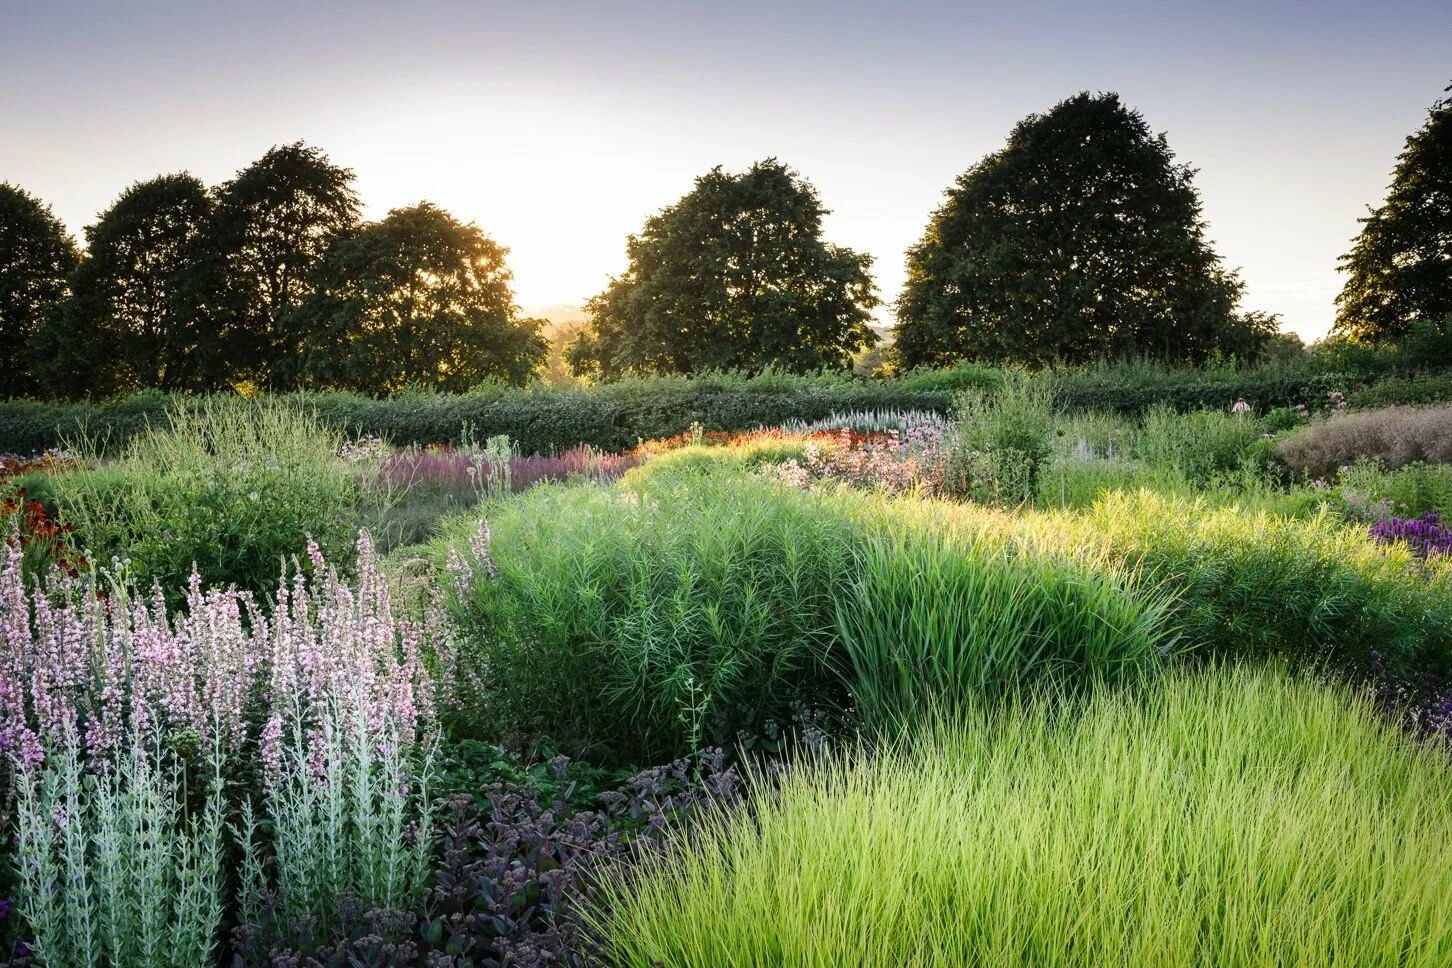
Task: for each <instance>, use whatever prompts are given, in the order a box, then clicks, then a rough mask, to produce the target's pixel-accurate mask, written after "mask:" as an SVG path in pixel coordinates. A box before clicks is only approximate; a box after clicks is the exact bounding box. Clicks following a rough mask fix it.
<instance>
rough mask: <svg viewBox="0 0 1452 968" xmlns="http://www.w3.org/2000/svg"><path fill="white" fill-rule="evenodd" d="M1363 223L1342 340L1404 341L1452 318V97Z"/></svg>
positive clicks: (1434, 112) (1432, 114)
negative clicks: (1423, 324)
mask: <svg viewBox="0 0 1452 968" xmlns="http://www.w3.org/2000/svg"><path fill="white" fill-rule="evenodd" d="M1447 90H1449V91H1452V87H1448V88H1447ZM1361 226H1362V228H1361V234H1360V235H1358V236H1357V237H1356V239H1355V241H1354V243H1353V245H1352V249H1351V251H1350V252H1348V253H1346V255H1344V256H1342V257H1341V270H1342V271H1343V272H1345V273H1346V274H1347V279H1346V285H1345V287H1344V288H1343V289H1342V290H1341V295H1339V296H1337V297H1336V306H1337V313H1336V324H1335V332H1336V333H1337V335H1340V336H1344V337H1347V338H1349V339H1352V340H1355V341H1356V342H1360V343H1379V342H1396V341H1399V340H1401V339H1403V338H1404V337H1406V336H1408V335H1409V334H1410V332H1411V330H1412V326H1413V324H1414V323H1416V322H1417V321H1418V320H1427V319H1440V318H1443V317H1447V316H1452V98H1443V99H1441V100H1439V101H1437V102H1436V103H1435V104H1433V105H1432V108H1431V110H1430V111H1429V112H1428V115H1427V121H1426V123H1425V124H1424V125H1422V127H1421V129H1420V130H1418V131H1417V132H1416V133H1414V134H1412V135H1411V136H1410V137H1408V138H1407V141H1406V145H1405V147H1403V148H1402V153H1401V154H1400V155H1398V156H1397V166H1396V170H1395V171H1394V172H1393V174H1392V183H1391V188H1390V189H1389V190H1388V191H1387V197H1386V201H1385V202H1384V203H1382V206H1381V207H1380V208H1377V209H1373V210H1371V212H1370V214H1369V215H1367V217H1366V218H1363V219H1362V220H1361Z"/></svg>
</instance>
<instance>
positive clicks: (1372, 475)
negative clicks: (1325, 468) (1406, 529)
mask: <svg viewBox="0 0 1452 968" xmlns="http://www.w3.org/2000/svg"><path fill="white" fill-rule="evenodd" d="M1339 476H1340V481H1339V483H1340V486H1341V493H1342V496H1343V497H1344V498H1345V499H1346V502H1347V508H1348V511H1349V512H1350V513H1351V514H1352V516H1353V517H1355V518H1357V519H1359V520H1368V521H1376V520H1379V519H1380V518H1384V517H1387V516H1389V515H1391V514H1393V513H1395V514H1400V515H1403V516H1405V515H1408V514H1410V515H1422V514H1427V513H1429V512H1438V511H1440V512H1444V513H1445V512H1452V466H1448V465H1446V464H1433V465H1428V464H1407V465H1405V466H1403V467H1400V468H1398V469H1396V470H1394V471H1385V470H1382V469H1381V467H1379V466H1378V465H1377V464H1376V463H1375V462H1373V461H1369V460H1360V461H1357V462H1356V463H1355V464H1353V465H1351V467H1349V468H1343V469H1342V471H1341V474H1340V475H1339Z"/></svg>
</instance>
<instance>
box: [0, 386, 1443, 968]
mask: <svg viewBox="0 0 1452 968" xmlns="http://www.w3.org/2000/svg"><path fill="white" fill-rule="evenodd" d="M1347 372H1348V371H1345V370H1338V369H1336V368H1326V367H1323V368H1321V369H1317V370H1314V371H1313V370H1309V369H1304V368H1302V369H1295V368H1294V367H1291V368H1285V367H1283V368H1280V369H1277V368H1275V367H1271V368H1265V369H1261V370H1259V371H1248V372H1239V371H1235V370H1233V369H1222V370H1214V369H1209V370H1200V371H1167V370H1156V369H1154V368H1139V369H1138V370H1136V369H1134V368H1121V369H1119V370H1118V371H1116V372H1115V373H1110V374H1106V373H1105V372H1104V371H1095V370H1093V369H1089V370H1084V371H1078V372H1050V373H1047V374H1038V375H1030V374H1026V373H1022V372H1017V371H1003V370H992V369H988V368H974V367H960V368H958V369H956V370H950V371H922V372H918V373H915V374H909V375H907V376H904V377H902V378H899V379H898V380H895V381H888V382H879V383H866V382H863V381H858V382H854V381H852V380H850V379H847V378H830V379H829V378H807V377H781V376H773V375H770V374H768V375H766V376H764V377H758V378H753V379H745V378H740V377H732V376H719V377H710V378H706V379H703V380H696V381H692V380H676V379H668V380H660V381H637V382H634V383H631V382H630V381H626V382H625V383H622V384H619V385H613V388H600V389H599V390H590V391H584V390H581V391H548V390H540V389H536V390H532V391H523V390H521V391H505V390H498V391H494V390H489V391H481V392H480V393H478V394H475V395H462V396H447V395H421V396H418V397H407V396H405V397H403V398H401V399H399V400H394V401H372V400H368V399H366V398H361V397H358V398H354V397H346V396H342V395H333V396H328V395H315V396H311V397H309V396H302V395H299V396H287V397H263V398H259V399H254V400H238V399H228V398H224V397H220V396H217V397H195V398H174V399H173V398H166V397H162V396H147V397H143V398H137V399H133V400H131V401H129V402H128V401H122V402H119V403H116V404H111V405H106V406H93V405H89V404H86V405H66V406H64V407H61V406H54V407H52V406H49V405H43V404H22V403H11V404H7V405H4V406H3V407H0V430H3V431H5V434H6V435H5V436H0V442H3V445H4V446H5V447H6V448H7V449H10V450H12V451H14V452H15V453H14V454H12V455H10V456H6V457H4V458H3V463H0V514H3V516H4V518H5V523H4V528H5V533H6V539H5V543H4V559H3V562H0V753H3V757H4V759H3V764H0V789H3V796H0V827H3V832H4V839H3V842H0V843H3V846H0V964H13V965H17V966H19V965H85V966H102V965H105V966H114V968H125V966H133V965H135V966H143V965H145V966H151V965H176V966H178V968H180V966H196V965H206V964H217V965H224V964H236V965H309V966H311V965H325V966H332V965H338V966H352V965H368V966H383V965H397V966H405V965H407V966H423V965H427V966H465V965H479V966H483V965H521V966H527V965H557V964H565V965H640V966H653V965H670V966H675V965H682V966H684V965H692V966H714V965H723V964H733V965H752V966H756V965H761V966H767V965H782V964H793V965H817V964H820V965H838V964H863V965H894V966H896V965H931V964H983V965H1018V964H1036V965H1125V966H1130V965H1143V964H1147V963H1155V964H1166V965H1194V964H1216V965H1227V966H1235V965H1245V966H1251V965H1264V964H1283V965H1306V966H1310V965H1357V966H1362V965H1387V966H1392V965H1396V966H1408V965H1427V966H1434V965H1443V964H1447V963H1448V962H1449V961H1452V919H1449V917H1448V915H1447V910H1448V907H1449V903H1452V875H1449V874H1448V872H1447V867H1446V864H1445V863H1444V862H1443V860H1442V858H1444V857H1445V856H1446V852H1447V850H1448V849H1449V848H1452V761H1449V759H1448V754H1449V750H1452V746H1449V742H1452V528H1449V526H1448V524H1446V523H1444V517H1443V516H1444V515H1448V514H1452V451H1449V450H1448V441H1449V439H1452V433H1449V430H1452V405H1449V404H1448V403H1446V402H1444V401H1445V400H1446V399H1448V398H1449V397H1452V393H1444V392H1443V391H1444V390H1446V389H1447V388H1446V387H1445V386H1443V385H1442V383H1439V382H1438V381H1439V378H1437V377H1426V376H1421V377H1415V378H1394V379H1380V378H1378V377H1377V376H1376V375H1375V374H1368V373H1362V375H1361V376H1360V377H1359V378H1355V379H1353V378H1352V377H1350V376H1348V375H1347ZM1439 388H1440V389H1439ZM591 394H595V395H594V396H593V397H592V396H591ZM1238 400H1244V401H1245V405H1244V406H1237V401H1238ZM591 401H593V403H592V402H591ZM88 408H89V409H88Z"/></svg>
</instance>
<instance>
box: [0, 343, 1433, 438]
mask: <svg viewBox="0 0 1452 968" xmlns="http://www.w3.org/2000/svg"><path fill="white" fill-rule="evenodd" d="M1003 379H1004V373H1003V371H1001V370H997V369H993V368H990V367H983V366H975V365H965V366H960V367H956V368H953V369H947V370H935V371H922V372H914V373H909V374H907V375H906V376H903V377H901V378H898V379H894V380H865V379H859V378H854V377H852V376H849V375H838V374H823V375H814V376H788V375H782V374H765V375H762V376H756V377H742V376H736V375H731V374H717V375H709V376H703V377H696V378H687V377H657V378H653V379H639V380H623V381H621V382H618V383H611V384H606V385H603V386H599V387H594V388H586V389H565V388H558V387H548V386H534V387H526V388H518V387H502V386H489V387H482V388H480V389H478V390H475V391H473V392H470V393H464V394H433V393H405V394H402V395H400V396H397V397H393V398H390V399H381V400H380V399H374V398H370V397H364V396H359V395H356V394H351V393H312V394H290V395H287V396H285V397H283V399H284V400H286V401H289V402H293V403H295V404H296V405H298V406H300V407H304V408H308V409H311V410H314V411H316V413H317V415H318V417H319V419H320V420H321V421H322V422H324V423H326V424H329V425H331V426H334V427H338V428H340V429H341V430H343V431H344V432H346V433H349V434H377V435H379V436H382V437H384V438H386V439H388V440H390V441H392V442H394V443H397V444H409V443H412V444H432V443H456V442H458V440H459V439H460V437H461V435H462V434H463V433H464V432H465V427H466V426H467V427H469V428H470V430H471V432H472V433H473V434H474V436H475V437H477V438H484V437H489V436H493V435H495V434H508V435H509V436H510V437H511V438H512V439H514V440H516V441H518V442H519V443H520V445H521V446H522V447H523V448H524V449H525V450H529V451H540V452H551V451H557V450H563V449H567V448H570V447H573V446H575V445H577V444H590V445H592V446H595V447H599V448H602V449H605V450H612V451H618V450H622V449H625V448H628V447H631V446H633V445H634V444H635V443H636V441H637V440H640V439H642V438H644V439H650V438H654V437H668V436H672V435H674V434H679V433H683V432H685V431H686V430H688V429H689V428H690V426H691V424H692V423H694V422H697V421H699V422H700V423H701V424H702V425H703V426H705V427H706V428H707V429H711V430H746V429H749V428H752V427H758V426H774V425H777V424H780V423H782V422H783V421H786V420H788V419H792V418H795V419H799V420H816V419H820V418H823V417H827V416H830V415H831V414H832V413H834V412H837V411H849V410H877V409H917V410H931V411H937V412H945V411H947V410H948V409H949V408H950V407H951V406H952V402H953V397H954V395H955V394H956V393H957V392H958V391H959V390H961V389H964V388H966V387H981V388H984V389H988V390H990V391H991V390H992V389H993V388H994V387H995V386H997V385H999V384H1000V383H1001V382H1002V381H1003ZM1047 379H1048V380H1049V381H1050V382H1051V384H1052V385H1053V388H1054V399H1055V401H1056V403H1057V405H1058V406H1059V407H1060V408H1062V409H1065V410H1108V411H1117V412H1120V413H1133V414H1137V413H1140V412H1141V411H1143V410H1145V409H1146V408H1148V407H1149V406H1151V405H1153V404H1157V403H1167V404H1169V405H1170V406H1173V407H1175V408H1176V409H1179V410H1193V409H1196V408H1199V407H1214V408H1224V407H1229V406H1230V405H1231V404H1233V403H1234V402H1235V401H1236V400H1237V399H1240V398H1244V399H1246V400H1249V401H1250V402H1251V403H1253V404H1254V405H1255V406H1256V408H1257V409H1259V410H1262V411H1264V410H1267V409H1271V408H1274V407H1278V406H1293V405H1295V404H1297V403H1307V404H1312V405H1314V404H1315V403H1317V402H1319V401H1321V400H1323V399H1324V398H1325V395H1326V392H1327V391H1328V390H1333V389H1335V390H1341V391H1343V392H1350V391H1352V390H1354V389H1355V388H1356V387H1357V386H1358V384H1359V382H1360V381H1358V380H1357V379H1356V378H1355V377H1354V376H1353V375H1351V374H1349V373H1345V372H1327V371H1324V370H1318V369H1316V368H1315V367H1313V366H1311V365H1307V364H1301V365H1292V366H1278V367H1263V368H1258V369H1252V370H1244V371H1234V370H1228V369H1222V370H1192V369H1170V368H1165V367H1158V366H1153V365H1148V364H1125V365H1117V366H1103V367H1093V368H1087V369H1082V370H1068V371H1060V372H1057V373H1053V374H1051V375H1049V376H1048V377H1047ZM1441 379H1442V384H1441V385H1442V386H1443V387H1444V388H1446V389H1449V390H1452V386H1449V385H1448V384H1449V383H1452V378H1441ZM1418 385H1419V386H1420V385H1421V384H1418ZM1363 392H1364V391H1363ZM1425 392H1431V391H1430V390H1428V391H1425ZM179 402H181V404H182V405H194V401H189V400H188V399H186V398H182V399H181V400H180V401H179ZM1358 402H1359V398H1358ZM172 404H173V400H172V399H171V398H168V397H167V396H166V395H165V394H162V393H158V392H155V391H146V392H143V393H140V394H136V395H134V396H131V397H126V398H124V399H121V400H117V401H113V402H109V403H89V402H86V403H39V402H32V401H10V402H0V452H13V453H21V454H29V453H38V452H40V451H43V450H45V449H47V448H49V447H53V446H55V445H56V444H57V443H59V442H60V441H62V440H64V439H66V438H72V437H75V436H77V435H78V434H79V433H80V432H82V431H85V432H87V433H89V434H90V435H91V436H93V437H97V438H101V439H103V440H104V441H106V443H105V444H104V446H105V447H106V448H108V449H115V448H116V447H118V446H119V445H120V444H121V443H123V442H124V441H125V440H127V439H128V438H129V437H131V436H132V435H133V434H135V433H136V432H137V431H139V430H141V429H142V428H144V427H145V426H147V424H148V423H157V422H159V421H163V420H165V416H166V412H167V408H168V407H169V406H171V405H172Z"/></svg>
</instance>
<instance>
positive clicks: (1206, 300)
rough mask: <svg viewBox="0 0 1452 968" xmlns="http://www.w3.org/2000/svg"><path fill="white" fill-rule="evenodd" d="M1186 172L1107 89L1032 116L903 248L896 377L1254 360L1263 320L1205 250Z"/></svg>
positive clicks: (1269, 321)
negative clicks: (1214, 357)
mask: <svg viewBox="0 0 1452 968" xmlns="http://www.w3.org/2000/svg"><path fill="white" fill-rule="evenodd" d="M1192 175H1193V171H1192V170H1191V169H1190V168H1189V167H1188V166H1185V165H1177V164H1175V162H1174V156H1173V153H1172V152H1171V151H1170V148H1169V145H1168V144H1167V143H1166V141H1165V138H1164V136H1163V135H1159V136H1155V135H1153V134H1152V133H1151V132H1150V130H1149V127H1148V125H1146V124H1145V121H1144V118H1143V117H1141V116H1140V114H1139V113H1138V112H1136V111H1131V110H1129V109H1128V108H1126V107H1125V106H1124V105H1123V104H1121V103H1120V100H1119V96H1118V95H1116V94H1112V93H1111V94H1100V95H1091V94H1088V93H1080V94H1077V95H1075V96H1074V97H1071V98H1069V99H1067V100H1065V101H1062V102H1060V103H1059V104H1058V105H1056V106H1055V107H1054V108H1053V109H1052V110H1050V111H1049V112H1048V113H1047V114H1043V115H1030V116H1029V117H1027V118H1025V119H1024V120H1023V121H1020V122H1019V123H1018V125H1017V126H1016V127H1015V128H1014V129H1013V132H1012V133H1011V134H1010V135H1009V139H1008V144H1007V145H1006V146H1005V147H1004V148H1003V149H1002V150H1001V151H997V152H995V153H993V154H991V155H989V156H988V157H986V158H984V159H983V160H982V161H981V162H979V163H978V164H977V165H975V166H974V167H972V168H971V169H969V170H968V171H967V172H966V173H964V174H963V175H962V176H961V177H959V179H958V180H957V182H956V184H955V185H954V186H953V187H952V188H950V189H949V190H948V192H947V200H946V202H945V203H944V204H943V206H942V207H941V208H940V209H938V210H937V211H936V212H935V213H934V214H933V216H932V218H931V220H930V221H929V223H928V227H927V231H926V233H925V234H924V236H923V238H922V240H921V241H920V242H918V243H917V244H916V245H915V246H913V247H912V249H910V250H909V252H908V259H907V268H908V280H907V283H906V285H905V287H904V289H903V292H902V295H901V296H900V298H899V299H898V303H897V315H898V321H899V322H898V326H897V329H896V339H897V352H898V354H899V355H900V359H901V361H902V362H903V363H904V364H905V365H907V366H919V365H944V364H948V363H952V362H954V361H957V360H961V359H979V360H988V361H996V362H1026V363H1031V364H1035V363H1047V362H1051V361H1065V362H1074V363H1079V362H1088V361H1092V360H1095V359H1099V358H1116V357H1138V356H1153V357H1160V358H1166V359H1178V360H1199V359H1203V358H1205V357H1207V356H1209V355H1210V354H1211V353H1212V352H1214V351H1215V350H1217V349H1218V350H1220V351H1222V352H1230V353H1236V354H1239V355H1242V356H1246V355H1252V354H1254V353H1255V352H1256V351H1257V350H1258V348H1259V345H1260V343H1261V341H1262V340H1263V339H1264V338H1265V336H1267V335H1268V334H1269V333H1271V332H1273V331H1274V329H1275V323H1274V319H1273V318H1272V317H1269V316H1267V315H1265V314H1260V313H1245V314H1242V313H1238V312H1237V311H1236V306H1237V303H1238V301H1239V299H1240V296H1241V293H1242V291H1243V284H1242V283H1241V281H1240V279H1239V278H1238V277H1237V276H1236V275H1235V274H1234V273H1232V272H1228V271H1226V270H1225V269H1224V268H1223V267H1222V266H1221V264H1220V260H1219V257H1218V256H1216V254H1215V253H1214V252H1213V251H1212V250H1211V248H1210V246H1209V244H1208V242H1207V241H1206V239H1205V223H1204V221H1203V219H1202V218H1201V215H1200V200H1199V196H1198V195H1197V193H1196V191H1195V188H1194V186H1193V185H1192V183H1191V178H1192Z"/></svg>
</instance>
